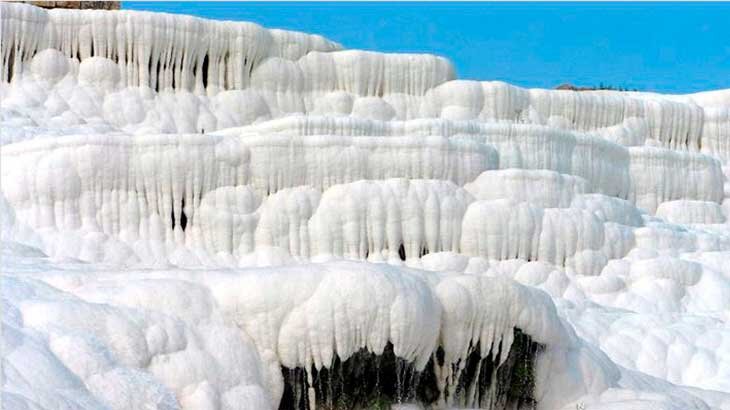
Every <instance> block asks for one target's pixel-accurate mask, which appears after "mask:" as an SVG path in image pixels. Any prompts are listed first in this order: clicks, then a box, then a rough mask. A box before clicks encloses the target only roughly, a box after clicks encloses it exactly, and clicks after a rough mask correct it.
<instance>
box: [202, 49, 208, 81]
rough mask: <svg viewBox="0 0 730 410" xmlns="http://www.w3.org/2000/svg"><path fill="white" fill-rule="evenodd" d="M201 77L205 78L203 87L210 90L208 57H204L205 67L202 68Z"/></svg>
mask: <svg viewBox="0 0 730 410" xmlns="http://www.w3.org/2000/svg"><path fill="white" fill-rule="evenodd" d="M201 75H202V76H203V87H204V88H208V55H207V54H206V55H205V57H203V66H202V67H201Z"/></svg>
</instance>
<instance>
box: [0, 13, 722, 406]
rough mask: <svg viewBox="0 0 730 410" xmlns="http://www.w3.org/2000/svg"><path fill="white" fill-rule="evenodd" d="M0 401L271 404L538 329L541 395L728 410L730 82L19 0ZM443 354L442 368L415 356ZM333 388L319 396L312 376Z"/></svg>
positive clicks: (5, 44) (8, 111)
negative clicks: (700, 85) (358, 45)
mask: <svg viewBox="0 0 730 410" xmlns="http://www.w3.org/2000/svg"><path fill="white" fill-rule="evenodd" d="M0 23H1V24H2V43H1V47H0V48H1V52H0V54H2V70H1V71H2V81H0V100H1V105H0V126H1V127H2V130H1V131H2V132H1V133H0V144H1V145H0V168H1V171H2V172H1V179H0V183H1V184H0V185H1V187H2V192H1V195H0V217H1V218H2V229H1V231H0V232H1V234H2V236H1V238H2V265H0V266H2V271H3V276H2V308H3V313H2V339H3V372H4V373H3V376H4V378H3V385H2V405H3V408H9V409H58V408H74V409H77V408H78V409H98V408H109V409H128V408H158V409H178V408H182V409H233V408H247V409H266V408H277V407H278V406H279V402H280V400H281V398H282V395H283V392H284V387H285V386H284V379H283V376H282V372H281V369H282V366H284V367H287V368H295V367H300V368H307V369H311V368H315V369H321V368H327V367H329V366H331V365H332V364H333V363H334V359H335V357H337V358H339V359H341V360H346V359H348V358H349V357H354V356H353V355H354V354H355V353H356V352H358V351H359V350H361V349H366V350H368V351H370V352H373V353H375V354H382V353H383V352H384V349H385V348H386V345H388V344H389V343H390V344H392V348H393V352H394V353H395V355H396V356H397V357H399V358H401V359H404V360H406V361H408V362H410V363H413V364H414V366H415V368H417V369H418V370H424V369H425V367H426V366H427V363H429V359H430V358H433V357H435V355H436V352H437V350H438V349H441V350H442V353H443V363H442V364H440V365H435V368H434V369H431V370H430V371H433V372H434V373H435V374H436V378H437V380H438V386H439V389H440V392H441V393H442V399H441V401H439V402H438V407H439V408H447V407H449V406H477V405H479V404H480V403H477V402H476V401H475V400H474V398H473V397H472V398H471V399H467V400H466V401H464V402H453V401H449V400H451V398H452V397H454V392H455V390H456V389H457V385H456V384H457V383H456V382H457V381H458V380H459V374H460V373H461V372H463V371H464V369H463V367H464V362H465V360H466V358H467V356H469V354H471V353H473V351H474V350H475V349H476V346H477V345H478V346H479V348H480V350H479V352H478V353H479V354H480V355H481V357H487V356H488V355H489V354H490V352H492V353H493V352H495V351H497V350H498V349H499V348H500V346H501V348H502V349H503V352H504V353H505V354H503V355H502V356H500V360H504V359H506V357H507V355H506V352H508V351H509V350H510V346H511V345H512V340H513V329H514V328H519V329H520V330H521V331H522V332H524V333H525V334H527V335H529V336H530V337H531V338H532V340H533V341H535V342H537V343H540V344H542V345H544V346H545V349H544V350H543V351H541V352H540V353H539V354H538V356H537V359H536V362H535V367H534V375H535V386H534V392H533V397H534V399H535V400H536V402H537V404H536V406H537V408H539V409H546V410H548V409H550V410H552V409H556V410H557V409H564V410H573V409H576V408H579V409H629V408H630V409H668V410H675V409H676V410H686V409H697V410H720V409H730V331H728V330H727V329H728V323H729V322H728V320H730V314H729V312H730V264H729V263H728V262H727V261H728V259H729V258H730V182H729V180H728V177H729V176H730V91H729V90H718V91H709V92H703V93H697V94H689V95H661V94H654V93H638V92H629V93H622V92H613V91H582V92H574V91H565V90H542V89H524V88H520V87H516V86H513V85H509V84H505V83H502V82H480V81H471V80H459V79H457V77H456V73H455V70H454V68H453V67H452V65H451V63H450V62H449V61H448V60H446V59H444V58H442V57H436V56H431V55H420V54H419V55H415V54H413V55H411V54H384V53H377V52H370V51H367V52H366V51H358V50H344V49H343V48H342V47H341V46H340V45H338V44H336V43H334V42H331V41H329V40H326V39H324V38H322V37H320V36H316V35H307V34H302V33H295V32H289V31H283V30H269V29H265V28H262V27H260V26H258V25H256V24H252V23H243V22H220V21H208V20H203V19H198V18H193V17H188V16H176V15H166V14H154V13H140V12H131V11H69V10H50V11H47V10H42V9H38V8H35V7H32V6H29V5H25V4H16V3H12V4H11V3H0ZM425 370H426V371H429V370H428V369H425ZM306 394H307V395H308V397H309V398H310V399H311V400H312V402H314V398H315V396H316V395H317V392H316V391H314V389H310V390H309V391H307V392H306Z"/></svg>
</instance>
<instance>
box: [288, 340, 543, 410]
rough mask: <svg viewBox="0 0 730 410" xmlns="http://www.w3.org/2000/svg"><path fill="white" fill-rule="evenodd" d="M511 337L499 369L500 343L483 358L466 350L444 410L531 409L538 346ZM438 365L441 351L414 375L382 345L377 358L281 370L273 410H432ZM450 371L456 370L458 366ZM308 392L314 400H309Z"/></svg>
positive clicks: (358, 356) (363, 354)
mask: <svg viewBox="0 0 730 410" xmlns="http://www.w3.org/2000/svg"><path fill="white" fill-rule="evenodd" d="M514 336H515V337H514V341H513V344H512V346H511V348H510V353H509V355H508V356H507V359H506V360H505V361H504V363H503V364H502V365H499V363H500V356H501V350H502V347H501V344H500V345H499V346H497V347H496V348H495V349H496V350H497V351H496V352H491V351H490V352H489V354H488V355H487V357H481V356H480V354H479V352H480V346H479V344H477V345H475V346H472V349H471V353H470V354H469V355H468V357H467V358H466V361H465V363H463V370H462V371H461V372H460V373H459V378H458V380H457V381H456V383H457V384H456V388H455V389H454V390H453V391H454V396H453V397H443V399H444V400H445V401H446V402H447V404H448V405H449V406H452V405H453V406H457V407H460V406H461V407H463V406H467V405H472V406H475V407H476V408H492V409H496V410H504V409H510V410H512V409H533V408H535V406H536V404H537V403H536V401H535V399H534V397H533V392H534V387H535V377H534V363H535V358H536V357H537V355H538V353H539V352H540V351H541V350H542V345H539V344H537V343H535V342H533V341H532V339H530V337H529V336H527V335H526V334H524V333H522V332H521V331H520V330H519V329H515V330H514ZM443 365H444V351H443V349H442V348H441V347H439V348H438V349H437V350H436V352H435V353H434V354H433V356H432V357H431V359H430V360H429V362H428V364H427V365H426V367H425V368H424V369H423V371H417V370H416V369H415V366H414V365H413V363H409V362H406V361H405V360H403V359H401V358H399V357H396V356H395V354H394V352H393V345H392V344H390V343H388V345H387V346H386V348H385V350H384V351H383V353H382V354H380V355H376V354H374V353H371V352H368V351H367V350H365V349H361V350H359V351H358V352H356V353H355V354H353V355H352V356H351V357H350V358H348V359H347V360H344V361H342V360H340V359H339V358H338V357H335V359H334V361H333V363H331V365H330V366H329V367H328V368H322V369H320V370H316V369H315V368H314V367H312V368H311V369H309V373H307V372H306V371H305V370H304V369H303V368H294V369H290V368H286V367H282V369H281V372H282V376H283V378H284V393H283V396H282V399H281V402H280V403H279V409H282V410H303V409H309V408H310V404H311V403H310V400H312V399H313V400H314V401H315V403H313V404H314V405H315V407H316V408H318V409H327V410H340V409H341V410H347V409H389V408H390V406H391V405H392V404H396V403H414V402H417V403H419V404H421V405H422V406H424V407H425V408H432V406H435V405H438V404H439V403H440V399H442V398H441V392H440V391H439V389H438V381H437V378H436V372H435V368H436V366H439V367H440V366H443ZM452 366H455V368H456V367H458V366H459V363H456V364H452ZM310 377H311V381H312V384H311V385H310V384H309V381H308V379H309V378H310ZM310 387H311V388H312V389H313V391H314V397H312V396H310V395H309V389H310ZM470 397H473V398H474V402H473V403H470V402H469V400H470Z"/></svg>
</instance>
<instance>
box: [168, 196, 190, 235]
mask: <svg viewBox="0 0 730 410" xmlns="http://www.w3.org/2000/svg"><path fill="white" fill-rule="evenodd" d="M170 223H171V224H172V230H173V231H174V230H175V227H176V226H177V220H176V218H175V207H174V206H173V207H172V211H171V212H170ZM187 226H188V216H187V215H185V198H183V200H182V203H181V205H180V229H182V230H183V232H185V228H186V227H187Z"/></svg>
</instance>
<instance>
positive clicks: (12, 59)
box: [8, 47, 15, 82]
mask: <svg viewBox="0 0 730 410" xmlns="http://www.w3.org/2000/svg"><path fill="white" fill-rule="evenodd" d="M13 64H15V47H11V48H10V56H9V57H8V82H10V80H12V79H13Z"/></svg>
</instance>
